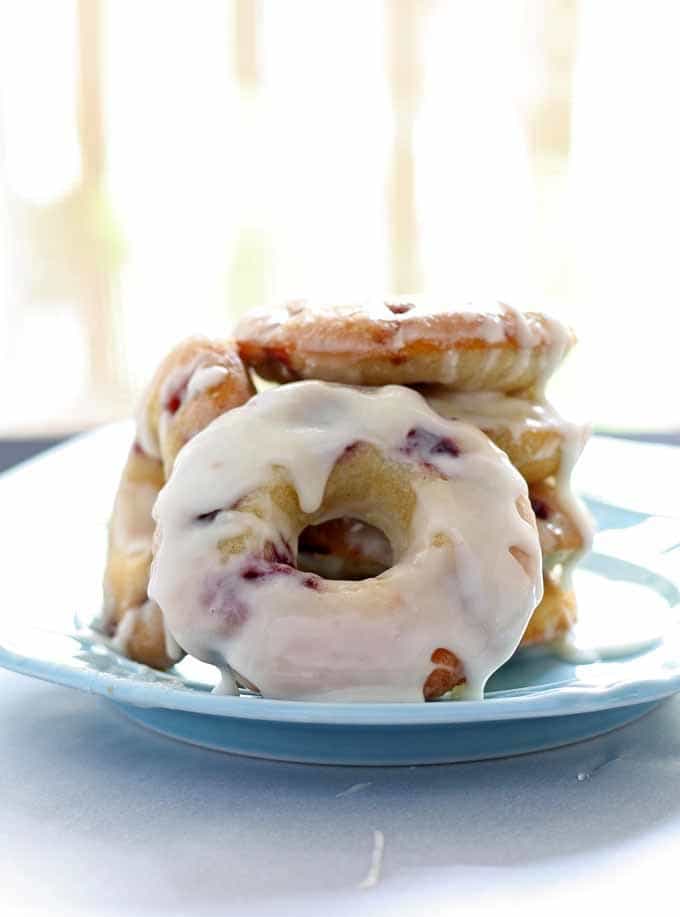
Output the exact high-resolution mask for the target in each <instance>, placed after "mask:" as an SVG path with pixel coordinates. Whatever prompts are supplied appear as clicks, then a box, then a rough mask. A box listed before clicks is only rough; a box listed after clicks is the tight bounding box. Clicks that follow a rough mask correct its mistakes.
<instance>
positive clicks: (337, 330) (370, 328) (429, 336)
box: [236, 297, 574, 392]
mask: <svg viewBox="0 0 680 917" xmlns="http://www.w3.org/2000/svg"><path fill="white" fill-rule="evenodd" d="M236 339H237V343H238V347H239V352H240V354H241V357H242V359H243V360H244V362H245V363H246V364H248V365H250V366H252V367H253V368H254V369H255V370H256V371H257V372H258V373H259V375H260V376H262V377H263V378H265V379H270V380H274V381H278V382H287V381H291V380H294V379H320V380H323V381H328V382H345V383H348V384H359V385H385V384H393V383H396V384H418V383H438V384H441V385H447V386H452V387H456V388H459V389H463V390H467V391H479V390H494V391H504V392H515V391H520V390H522V389H527V388H529V387H531V386H536V385H540V384H541V383H542V382H543V381H544V380H545V379H547V378H548V376H549V375H550V374H551V373H552V372H553V370H554V369H555V368H556V367H557V366H558V365H559V363H560V362H561V360H562V359H563V358H564V356H565V354H566V353H567V352H568V350H569V349H570V347H571V346H572V344H573V343H574V336H573V334H572V332H571V331H570V330H569V329H568V328H567V327H566V326H565V325H563V324H562V323H560V322H559V321H557V320H556V319H553V318H549V317H548V316H546V315H543V314H542V313H539V312H526V313H523V312H520V311H518V310H517V309H515V308H513V307H512V306H509V305H506V304H504V303H500V302H490V303H480V304H476V303H463V304H461V305H456V304H453V305H451V304H445V303H444V304H442V303H437V302H428V301H426V300H424V299H422V298H420V297H395V298H390V299H385V300H382V301H380V300H376V301H366V302H361V303H354V304H334V305H331V304H322V303H312V302H310V301H307V300H295V301H291V302H288V303H285V304H284V305H282V306H279V307H276V308H263V309H257V310H254V311H253V312H251V313H249V314H248V315H246V316H245V317H244V318H243V319H242V320H241V322H240V323H239V325H238V326H237V328H236Z"/></svg>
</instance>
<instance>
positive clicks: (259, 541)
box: [149, 381, 543, 701]
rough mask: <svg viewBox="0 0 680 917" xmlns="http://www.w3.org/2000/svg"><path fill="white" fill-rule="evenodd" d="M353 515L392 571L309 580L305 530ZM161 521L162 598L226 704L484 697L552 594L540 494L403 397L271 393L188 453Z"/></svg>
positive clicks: (174, 629) (299, 389) (174, 630)
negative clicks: (242, 692) (301, 558)
mask: <svg viewBox="0 0 680 917" xmlns="http://www.w3.org/2000/svg"><path fill="white" fill-rule="evenodd" d="M234 442H238V443H239V448H238V449H234V448H233V444H234ZM343 516H349V517H351V518H355V519H358V520H360V521H362V522H365V523H367V524H368V525H371V526H373V527H375V528H376V529H379V530H380V531H381V532H384V533H385V536H386V537H387V539H388V540H389V542H390V546H391V549H392V554H393V558H392V559H393V564H392V566H390V568H389V569H388V570H386V571H385V572H383V573H381V574H380V575H379V576H377V577H374V578H371V579H365V580H361V581H348V580H331V579H324V578H323V577H321V576H319V575H317V574H313V573H308V572H305V571H304V570H300V569H299V568H298V566H297V563H296V561H297V552H298V537H299V535H300V533H301V532H302V531H303V530H304V529H305V528H307V527H308V526H310V525H316V524H318V523H320V522H324V521H328V520H330V519H335V518H341V517H343ZM154 517H155V520H156V523H157V529H156V539H155V547H154V550H155V554H154V561H153V565H152V572H151V580H150V583H149V594H150V596H151V598H152V599H153V600H154V601H155V602H156V603H157V604H158V606H159V607H160V608H162V609H163V614H164V618H165V622H166V626H167V627H168V630H169V632H170V633H171V635H172V636H173V638H174V639H175V640H176V642H177V643H178V644H179V645H180V646H182V647H183V648H184V649H185V650H186V651H187V652H188V653H191V654H192V655H193V656H195V657H197V658H198V659H201V660H203V661H204V662H208V663H210V664H212V665H215V666H217V667H218V668H219V669H221V671H222V683H221V688H220V690H221V691H222V692H225V693H226V692H231V693H234V692H235V691H236V682H238V683H240V684H243V685H246V686H250V687H252V688H254V689H256V690H258V691H259V692H260V693H261V694H262V695H263V696H265V697H272V698H285V699H298V700H300V699H304V700H333V701H423V700H425V699H429V698H434V697H439V696H441V695H442V694H444V693H446V692H447V691H449V690H451V689H452V688H453V687H454V686H456V685H458V686H459V687H458V688H457V690H458V691H460V693H461V696H463V697H467V698H480V697H481V696H482V693H483V689H484V685H485V683H486V681H487V679H488V678H489V676H490V675H491V674H492V672H493V671H495V670H496V669H497V668H498V667H499V666H500V665H502V664H503V662H505V661H506V660H507V659H508V658H509V657H510V656H511V655H512V653H513V652H514V650H515V649H516V647H517V645H518V644H519V641H520V639H521V637H522V634H523V632H524V630H525V628H526V625H527V622H528V620H529V617H530V615H531V613H532V612H533V610H534V608H535V607H536V606H537V604H538V603H539V601H540V599H541V596H542V590H543V579H542V572H541V556H540V547H539V543H538V534H537V530H536V526H535V517H534V514H533V513H532V512H531V508H530V504H529V501H528V493H527V485H526V482H525V481H524V480H523V478H522V477H521V476H520V475H519V473H518V472H517V471H516V469H515V468H514V467H513V466H512V465H511V463H510V462H509V461H508V459H507V457H506V456H505V455H504V454H503V453H502V452H501V451H500V450H499V449H497V448H496V447H495V446H494V445H493V444H492V443H491V441H490V440H489V439H488V438H487V437H486V436H485V435H484V434H483V433H481V432H480V431H479V430H476V429H475V428H473V427H472V426H470V425H469V424H461V423H456V422H453V421H449V420H446V419H444V418H442V417H440V416H439V415H437V414H436V413H435V412H434V411H432V410H431V409H430V408H429V407H428V406H427V404H426V402H425V401H424V399H423V398H422V397H421V396H420V395H419V394H418V393H417V392H415V391H412V390H410V389H406V388H403V387H401V386H386V387H384V388H379V389H357V388H351V387H348V386H344V385H333V384H329V383H324V382H318V381H305V382H298V383H294V384H292V385H286V386H281V387H277V388H273V389H270V390H269V391H265V392H262V393H261V394H259V395H257V396H256V397H255V398H253V399H251V400H250V401H249V402H248V403H247V404H246V405H244V406H243V407H239V408H236V409H235V410H232V411H229V412H228V413H226V414H224V415H223V416H221V417H219V418H218V419H217V420H215V421H214V422H213V423H212V424H210V426H209V427H207V428H206V429H204V430H203V431H202V432H200V433H198V434H197V435H196V436H195V437H194V438H193V439H192V440H191V441H190V442H189V443H188V444H187V445H186V446H185V447H184V448H183V449H182V451H181V452H180V454H179V455H178V456H177V461H176V463H175V466H174V469H173V473H172V475H171V477H170V478H169V479H168V481H167V483H166V485H165V487H164V488H163V490H162V491H161V493H160V495H159V497H158V500H157V501H156V504H155V507H154Z"/></svg>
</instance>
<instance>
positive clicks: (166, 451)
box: [93, 338, 254, 669]
mask: <svg viewBox="0 0 680 917" xmlns="http://www.w3.org/2000/svg"><path fill="white" fill-rule="evenodd" d="M253 391H254V389H253V387H252V383H251V381H250V378H249V376H248V373H247V370H246V369H245V368H244V367H243V364H242V363H241V361H240V360H239V357H238V355H237V353H236V350H235V349H234V346H233V345H232V344H231V343H217V342H213V341H208V340H205V339H202V338H192V339H190V340H187V341H184V342H183V343H182V344H180V345H179V346H178V347H176V348H175V349H174V350H173V351H172V352H171V353H170V354H168V356H167V357H166V358H165V359H164V360H163V362H162V363H161V365H160V366H159V368H158V370H157V372H156V374H155V375H154V377H153V379H152V381H151V384H150V386H149V388H148V390H147V392H146V395H145V396H144V397H143V399H142V402H141V404H140V408H139V412H138V416H137V432H136V438H135V441H134V443H133V445H132V448H131V449H130V453H129V455H128V458H127V462H126V464H125V467H124V469H123V473H122V476H121V480H120V484H119V487H118V491H117V493H116V497H115V501H114V506H113V512H112V515H111V521H110V524H109V540H108V555H107V562H106V569H105V572H104V606H103V611H102V614H101V616H100V618H99V619H98V620H97V621H95V622H94V624H93V626H94V627H95V629H98V630H101V631H102V632H103V633H105V634H106V635H107V636H109V637H111V638H112V640H113V643H114V646H115V647H116V648H117V649H118V650H119V651H120V652H122V653H123V654H125V655H127V656H129V657H130V658H131V659H134V660H136V661H137V662H143V663H146V664H147V665H150V666H153V667H154V668H158V669H165V668H168V667H169V666H171V665H172V664H173V663H174V662H176V661H177V660H178V659H179V658H181V656H182V655H183V652H182V650H180V648H179V647H177V646H175V645H174V643H173V641H171V640H168V639H167V634H166V632H165V627H164V623H163V615H162V613H161V611H160V609H159V607H158V606H157V605H156V603H155V602H153V601H152V600H150V599H149V597H148V592H147V590H148V583H149V570H150V566H151V558H152V541H153V537H154V530H155V524H154V521H153V518H152V516H151V510H152V508H153V505H154V503H155V501H156V498H157V496H158V493H159V491H160V490H161V488H162V487H163V485H164V483H165V481H166V479H167V477H168V476H169V474H170V471H171V469H172V466H173V463H174V460H175V458H176V456H177V453H178V452H179V450H180V448H181V447H182V446H183V445H184V443H186V442H187V441H188V440H189V439H191V437H192V436H193V435H194V434H195V433H197V432H198V431H199V430H201V429H202V428H203V427H205V426H207V425H208V424H209V423H210V422H211V421H212V420H214V419H215V417H218V416H219V415H220V414H223V413H224V412H225V411H228V410H229V409H230V408H232V407H235V406H237V405H240V404H243V403H244V402H245V401H246V400H247V399H248V398H249V397H250V396H251V395H252V394H253Z"/></svg>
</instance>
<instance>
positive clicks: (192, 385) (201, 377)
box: [186, 366, 229, 401]
mask: <svg viewBox="0 0 680 917" xmlns="http://www.w3.org/2000/svg"><path fill="white" fill-rule="evenodd" d="M228 375H229V371H228V370H227V369H226V367H224V366H202V367H200V368H199V369H197V370H196V371H195V372H194V373H193V374H192V376H191V378H190V379H189V383H188V385H187V393H186V398H187V401H188V400H190V399H191V398H195V397H196V395H200V394H201V393H202V392H206V391H208V390H209V389H211V388H215V387H216V386H217V385H220V383H222V382H223V381H224V380H225V378H226V377H227V376H228Z"/></svg>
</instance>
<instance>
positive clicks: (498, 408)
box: [423, 343, 593, 589]
mask: <svg viewBox="0 0 680 917" xmlns="http://www.w3.org/2000/svg"><path fill="white" fill-rule="evenodd" d="M564 346H566V343H565V344H564ZM423 391H424V394H425V397H426V400H427V403H428V404H429V405H430V406H431V407H432V408H433V409H434V410H435V411H437V413H438V414H441V415H442V416H443V417H450V418H451V417H455V418H457V419H459V420H462V421H465V422H466V423H470V424H473V426H476V427H479V429H480V430H492V429H494V428H499V427H502V428H503V429H504V430H507V431H508V432H509V433H510V434H511V436H512V437H513V439H514V440H515V441H519V440H520V439H521V438H522V436H523V435H524V433H526V432H528V431H531V430H551V431H555V432H556V433H558V434H559V436H560V441H561V444H560V450H561V451H560V466H559V470H558V472H557V474H556V476H555V485H556V494H557V501H558V503H559V505H560V508H561V509H562V510H563V511H564V512H565V513H566V514H567V515H568V516H569V518H570V519H571V520H572V521H573V522H574V523H575V524H576V526H577V528H578V530H579V532H580V535H581V539H582V541H583V548H582V550H581V551H580V552H578V553H574V554H572V556H571V557H570V559H569V562H568V563H567V564H566V565H565V570H564V575H565V580H564V585H565V588H567V589H568V588H570V577H571V574H572V571H573V568H574V566H575V564H576V563H577V562H578V560H579V559H580V558H581V557H582V556H583V554H584V553H586V552H587V551H589V550H590V547H591V545H592V540H593V522H592V519H591V518H590V515H589V513H588V511H587V510H586V508H585V506H584V505H583V503H582V501H581V500H579V499H578V497H577V496H576V495H575V494H574V492H573V488H572V486H571V474H572V471H573V469H574V465H575V464H576V462H577V461H578V459H579V457H580V455H581V453H582V452H583V448H584V446H585V444H586V441H587V439H588V436H589V433H590V428H589V427H588V426H587V425H584V424H578V423H572V422H571V421H568V420H565V418H564V417H562V415H561V414H560V413H559V412H558V411H557V410H556V409H555V408H554V407H553V405H551V404H550V403H549V402H548V401H544V400H536V401H530V400H528V399H525V398H518V397H513V396H511V395H504V394H502V393H500V392H451V391H446V390H445V389H442V388H440V387H432V388H427V389H424V390H423ZM536 458H540V455H536Z"/></svg>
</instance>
